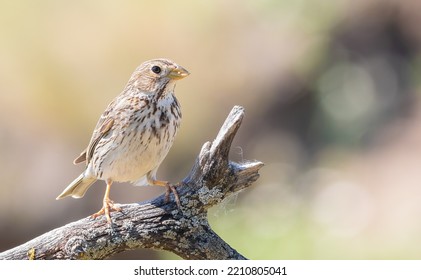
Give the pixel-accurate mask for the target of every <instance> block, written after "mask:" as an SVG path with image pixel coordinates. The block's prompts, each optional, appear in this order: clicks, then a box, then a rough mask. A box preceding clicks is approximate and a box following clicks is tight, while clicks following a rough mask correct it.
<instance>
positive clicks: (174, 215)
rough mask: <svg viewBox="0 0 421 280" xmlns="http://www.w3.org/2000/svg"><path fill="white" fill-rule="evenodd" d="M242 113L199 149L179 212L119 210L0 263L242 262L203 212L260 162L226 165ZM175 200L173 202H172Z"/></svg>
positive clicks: (245, 181)
mask: <svg viewBox="0 0 421 280" xmlns="http://www.w3.org/2000/svg"><path fill="white" fill-rule="evenodd" d="M243 116H244V109H243V108H242V107H240V106H235V107H234V108H233V109H232V111H231V113H230V114H229V116H228V117H227V119H226V121H225V123H224V124H223V126H222V128H221V129H220V131H219V133H218V136H217V137H216V138H215V140H214V141H212V142H207V143H205V144H204V145H203V147H202V149H201V151H200V154H199V156H198V157H197V159H196V162H195V164H194V166H193V168H192V170H191V172H190V173H189V175H188V176H187V177H186V178H185V179H184V180H183V181H182V182H181V183H179V186H178V187H177V190H178V193H179V196H180V200H181V206H182V207H181V209H178V208H177V205H176V204H175V202H174V201H173V199H171V202H169V203H165V199H164V195H161V196H159V197H157V198H155V199H153V200H152V201H147V202H142V203H133V204H125V205H119V207H121V208H122V211H121V212H112V213H111V218H112V221H113V223H112V225H109V224H107V221H106V219H105V217H103V216H101V217H98V218H96V219H92V218H90V217H88V218H84V219H81V220H79V221H76V222H73V223H70V224H67V225H65V226H63V227H60V228H57V229H54V230H52V231H50V232H47V233H45V234H43V235H41V236H39V237H37V238H35V239H33V240H30V241H28V242H27V243H25V244H23V245H20V246H18V247H15V248H12V249H10V250H8V251H5V252H3V253H0V259H104V258H107V257H110V256H112V255H114V254H116V253H119V252H122V251H126V250H133V249H138V248H152V249H157V250H166V251H171V252H173V253H175V254H177V255H179V256H180V257H182V258H184V259H245V257H244V256H242V255H241V254H239V253H238V252H237V251H236V250H234V249H233V248H231V246H229V245H228V244H227V243H226V242H225V241H224V240H222V239H221V238H220V237H219V236H218V235H217V234H216V233H215V232H214V231H213V230H212V229H211V227H210V225H209V223H208V220H207V210H208V209H209V208H210V207H212V206H214V205H216V204H218V203H220V202H221V201H222V200H223V199H225V198H226V197H229V196H230V195H232V194H235V193H237V192H238V191H240V190H242V189H244V188H247V187H248V186H250V185H251V184H252V183H253V182H254V181H256V180H257V178H258V177H259V174H258V171H259V169H260V168H261V167H262V166H263V163H261V162H258V161H249V162H242V163H235V162H230V161H229V160H228V154H229V151H230V147H231V143H232V140H233V138H234V136H235V134H236V132H237V130H238V128H239V127H240V125H241V121H242V119H243ZM172 198H173V197H172Z"/></svg>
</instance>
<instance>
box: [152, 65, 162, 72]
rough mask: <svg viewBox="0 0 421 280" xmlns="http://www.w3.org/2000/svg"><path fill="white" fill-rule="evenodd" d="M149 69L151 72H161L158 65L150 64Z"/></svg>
mask: <svg viewBox="0 0 421 280" xmlns="http://www.w3.org/2000/svg"><path fill="white" fill-rule="evenodd" d="M151 70H152V72H154V73H155V74H159V73H161V71H162V70H161V67H159V66H156V65H155V66H152V68H151Z"/></svg>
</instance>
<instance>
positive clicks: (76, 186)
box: [56, 173, 96, 199]
mask: <svg viewBox="0 0 421 280" xmlns="http://www.w3.org/2000/svg"><path fill="white" fill-rule="evenodd" d="M95 181H96V179H95V178H92V177H85V175H84V173H82V174H80V175H79V177H77V178H76V179H75V180H74V181H73V182H72V183H70V185H69V186H67V188H66V189H65V190H64V191H63V192H62V193H61V194H60V195H59V196H58V197H57V198H56V199H61V198H64V197H67V196H71V197H73V198H81V197H83V196H84V195H85V193H86V191H87V190H88V189H89V187H90V186H91V185H92V184H93V183H95Z"/></svg>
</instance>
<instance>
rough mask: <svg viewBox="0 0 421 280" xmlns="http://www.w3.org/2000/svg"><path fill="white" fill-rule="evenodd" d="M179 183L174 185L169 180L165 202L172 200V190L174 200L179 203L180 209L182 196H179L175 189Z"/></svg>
mask: <svg viewBox="0 0 421 280" xmlns="http://www.w3.org/2000/svg"><path fill="white" fill-rule="evenodd" d="M177 186H178V185H172V184H170V183H169V182H168V183H167V184H166V188H167V191H166V192H165V203H168V202H170V194H171V192H172V193H173V194H174V200H175V203H176V204H177V207H178V209H180V208H181V203H180V197H179V196H178V192H177V190H176V189H175V188H176V187H177Z"/></svg>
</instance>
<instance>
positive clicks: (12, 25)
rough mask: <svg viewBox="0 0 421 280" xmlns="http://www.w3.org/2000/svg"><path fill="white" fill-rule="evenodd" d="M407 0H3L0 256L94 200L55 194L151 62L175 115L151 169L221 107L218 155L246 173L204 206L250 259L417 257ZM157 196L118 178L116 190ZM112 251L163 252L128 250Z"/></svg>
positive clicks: (182, 150)
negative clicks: (169, 85)
mask: <svg viewBox="0 0 421 280" xmlns="http://www.w3.org/2000/svg"><path fill="white" fill-rule="evenodd" d="M420 21H421V2H420V1H412V0H391V1H386V0H369V1H367V0H354V1H345V0H339V1H338V0H307V1H304V0H295V1H286V0H264V1H251V0H246V1H241V0H237V1H223V0H214V1H210V0H209V1H204V0H203V1H193V0H190V1H189V0H180V1H177V2H176V1H135V0H133V1H119V2H117V1H102V0H101V1H100V0H94V1H80V0H78V1H55V0H54V1H53V0H46V1H36V2H35V1H20V0H18V1H4V0H3V1H1V2H0V180H1V187H0V251H4V250H6V249H9V248H12V247H14V246H17V245H19V244H21V243H23V242H26V241H27V240H29V239H32V238H34V237H36V236H38V235H40V234H42V233H44V232H46V231H48V230H51V229H53V228H56V227H60V226H63V225H65V224H66V223H69V222H71V221H74V220H77V219H81V218H83V217H86V216H88V215H90V214H92V213H94V212H96V211H97V210H98V209H99V208H100V207H101V203H102V202H101V201H102V197H103V194H104V186H105V184H104V183H103V182H97V183H96V184H95V185H94V186H93V187H92V188H91V189H90V190H89V191H88V193H87V194H86V196H85V197H84V198H83V199H80V200H75V199H70V198H68V199H64V200H60V201H56V200H55V197H56V196H57V195H58V194H59V193H60V192H61V191H62V190H63V189H64V188H65V187H66V186H67V185H68V183H70V182H71V181H72V180H73V179H74V178H75V177H76V176H78V175H79V174H80V173H81V172H82V171H83V166H74V165H73V164H72V161H73V159H74V158H75V157H76V156H78V155H79V153H80V152H81V151H82V150H84V149H85V147H86V146H87V144H88V142H89V139H90V137H91V133H92V130H93V128H94V126H95V124H96V122H97V120H98V118H99V116H100V114H101V113H102V112H103V110H104V109H105V107H106V106H107V104H108V103H109V102H110V101H111V100H112V99H113V98H114V97H115V96H116V95H117V94H118V93H119V92H120V91H121V90H122V89H123V87H124V85H125V84H126V82H127V80H128V78H129V76H130V74H131V73H132V71H133V70H134V69H135V68H136V67H137V66H138V65H139V64H140V63H141V62H143V61H145V60H148V59H151V58H158V57H167V58H171V59H172V60H174V61H175V62H177V63H179V64H180V65H182V66H184V67H185V68H187V69H188V70H189V71H190V72H191V75H190V76H189V77H188V78H187V79H185V80H182V81H180V82H179V83H178V85H177V91H176V93H177V96H178V98H179V101H180V103H181V104H182V109H183V123H182V127H181V130H180V131H179V134H178V137H177V139H176V142H175V144H174V146H173V148H172V150H171V151H170V154H169V155H168V157H167V159H166V160H165V161H164V163H163V164H162V165H161V168H160V170H159V172H158V177H159V178H161V179H165V180H170V181H173V182H177V181H180V180H181V179H182V178H184V176H186V175H187V174H188V172H189V170H190V168H191V166H192V164H193V162H194V160H195V157H196V155H197V154H198V153H199V151H200V148H201V146H202V144H203V143H204V142H206V141H208V140H212V139H213V138H214V137H215V136H216V134H217V131H218V129H219V127H220V126H221V124H222V122H223V121H224V119H225V117H226V116H227V114H228V113H229V111H230V109H231V108H232V107H233V106H234V105H242V106H244V107H245V109H246V116H245V119H244V122H243V125H242V127H241V128H240V131H239V133H238V135H237V137H236V139H235V142H234V144H233V149H232V152H231V158H232V160H236V161H243V160H253V159H256V160H260V161H263V162H264V163H265V167H264V168H263V169H262V170H261V177H260V179H259V180H258V181H257V182H256V183H255V184H254V185H253V186H252V187H250V188H249V189H248V190H246V191H244V192H242V193H240V194H238V195H237V196H236V197H232V198H230V199H228V200H227V201H224V203H223V204H222V205H220V206H218V207H215V208H214V209H212V211H211V213H209V218H210V222H211V224H212V226H213V228H214V230H215V231H216V232H217V233H218V234H219V235H221V236H222V238H224V239H225V240H226V241H227V242H228V243H229V244H230V245H231V246H232V247H234V248H235V249H237V250H238V251H239V252H240V253H242V254H244V255H245V256H246V257H248V258H251V259H419V258H421V96H420V91H421V88H420V85H421V83H420V81H421V76H420V75H421V55H420V54H421V53H420V47H421V29H420V28H419V25H420ZM160 193H162V189H160V188H154V187H144V188H140V187H133V186H131V185H130V184H116V185H115V186H114V188H113V189H112V191H111V198H112V199H113V200H114V201H116V202H118V203H132V202H137V201H143V200H146V199H150V198H153V197H155V196H157V195H158V194H160ZM115 258H121V259H162V258H165V259H167V258H177V256H175V255H173V254H171V253H165V252H157V251H152V250H137V251H133V252H127V253H123V254H120V255H118V256H116V257H115Z"/></svg>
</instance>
